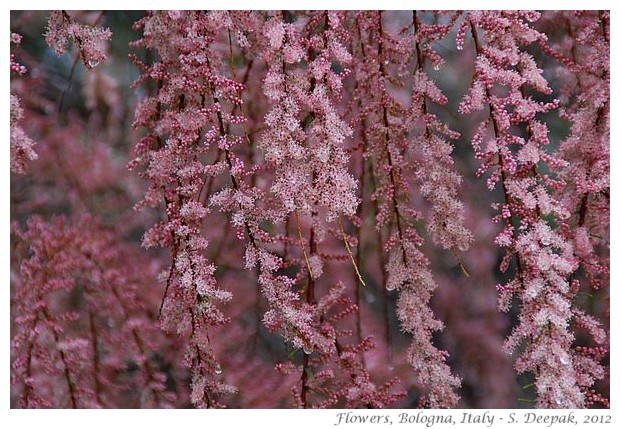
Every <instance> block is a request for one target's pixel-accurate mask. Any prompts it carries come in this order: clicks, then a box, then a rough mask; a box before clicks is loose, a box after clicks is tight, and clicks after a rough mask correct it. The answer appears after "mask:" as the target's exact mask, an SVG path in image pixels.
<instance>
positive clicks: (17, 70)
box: [10, 33, 37, 174]
mask: <svg viewBox="0 0 620 429" xmlns="http://www.w3.org/2000/svg"><path fill="white" fill-rule="evenodd" d="M21 41H22V36H21V35H19V34H17V33H11V43H13V44H15V45H19V44H20V43H21ZM27 71H28V70H27V69H26V67H25V66H23V65H21V64H19V63H18V62H17V61H15V56H14V54H11V74H17V75H23V74H25V73H26V72H27ZM10 112H11V119H10V131H11V172H12V173H18V174H24V173H25V171H26V162H27V161H29V160H30V161H32V160H34V159H37V154H36V152H35V151H34V149H33V148H32V147H33V146H34V142H33V141H32V139H31V138H30V137H28V136H27V135H26V133H25V132H24V130H23V128H22V127H21V126H20V125H19V122H20V120H21V119H22V117H23V116H24V109H23V108H22V107H21V105H20V103H19V98H18V97H17V95H15V94H11V108H10Z"/></svg>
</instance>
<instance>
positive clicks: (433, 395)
mask: <svg viewBox="0 0 620 429" xmlns="http://www.w3.org/2000/svg"><path fill="white" fill-rule="evenodd" d="M382 19H383V18H382V15H381V13H374V12H361V13H359V14H358V16H357V19H356V24H357V26H358V34H359V35H360V38H359V40H358V43H359V44H360V49H361V50H362V53H363V57H362V60H361V61H362V62H361V64H359V65H358V70H360V72H359V73H360V74H359V75H358V76H357V81H358V87H357V89H356V91H357V95H356V96H357V97H359V98H362V97H364V100H365V104H364V105H363V106H362V118H361V121H362V123H363V124H364V125H366V124H367V127H368V128H367V129H365V130H364V133H365V139H366V141H368V142H369V143H368V147H367V149H366V153H365V156H370V157H372V160H373V167H374V171H373V174H374V176H375V177H376V178H377V179H376V180H377V182H378V185H377V190H376V191H375V194H374V196H373V198H376V199H377V200H378V201H379V213H378V215H377V228H384V227H386V228H387V231H388V235H389V238H388V240H387V242H386V243H385V250H386V252H387V253H388V256H387V261H388V262H387V267H386V268H387V275H388V279H387V284H386V288H387V289H388V290H394V289H399V290H400V295H399V298H398V302H397V315H398V318H399V320H400V322H401V326H402V329H403V330H404V331H405V332H407V333H410V334H412V336H413V341H412V344H411V346H410V348H409V356H408V360H409V362H410V364H411V365H412V366H413V368H414V369H415V370H416V373H417V374H418V375H419V378H420V382H421V384H422V385H423V386H424V387H425V389H426V390H428V393H427V395H428V405H429V406H430V407H432V408H437V407H453V406H455V405H456V403H457V401H458V396H457V394H456V392H455V389H456V388H457V387H458V386H459V380H458V378H456V377H455V376H454V375H452V374H451V371H450V369H449V368H448V366H447V365H446V364H445V360H446V357H447V353H446V352H443V351H440V350H438V349H436V348H435V347H434V346H433V344H432V343H431V336H432V332H433V331H437V330H440V329H442V327H443V325H442V324H441V322H439V321H438V320H436V319H435V318H434V316H433V312H432V310H431V308H430V307H429V305H428V304H429V301H430V299H431V296H432V293H433V291H434V290H435V288H436V287H437V285H436V283H435V281H434V279H433V276H432V274H431V272H430V270H429V267H428V265H429V261H428V260H427V259H426V257H425V256H424V254H423V253H422V252H421V251H420V249H419V246H420V245H421V244H422V242H423V239H422V237H421V236H420V234H419V233H418V232H417V231H416V229H415V228H414V226H413V222H414V221H416V220H417V219H418V218H419V216H420V215H419V213H418V212H416V211H415V210H414V209H412V208H411V207H410V206H408V205H407V204H406V203H407V200H408V197H407V194H408V193H409V192H411V191H412V183H411V181H410V179H408V177H411V176H413V177H416V178H419V179H420V181H421V182H422V183H423V185H422V186H421V190H420V191H421V193H422V194H423V195H425V196H426V197H427V198H429V199H431V200H432V207H433V209H432V214H431V216H430V219H429V223H428V228H429V231H430V232H431V234H433V236H434V238H435V240H436V241H438V242H440V243H441V244H442V245H443V246H444V247H447V248H452V247H454V246H455V245H458V246H459V247H462V248H463V250H466V249H467V246H468V245H469V241H470V240H471V234H470V233H469V232H468V231H467V230H466V229H465V228H464V227H463V226H462V223H461V222H462V220H463V215H462V206H461V205H460V203H459V202H458V201H457V200H455V199H454V194H455V190H454V187H455V185H456V184H458V181H459V177H458V175H455V174H454V173H452V172H451V171H449V170H448V169H447V168H446V165H445V164H448V165H449V164H450V163H451V160H450V157H449V153H450V147H449V146H448V145H447V144H446V143H445V142H444V141H442V140H441V138H440V137H439V136H437V135H436V128H437V127H439V128H440V129H441V128H445V127H442V126H441V124H439V123H438V121H437V119H436V118H435V117H434V116H433V115H430V114H428V112H427V108H426V100H427V97H428V98H429V99H431V100H434V101H438V102H440V103H445V97H444V96H443V94H441V91H440V90H439V89H438V88H437V87H436V86H435V84H434V83H433V82H432V81H430V80H429V79H428V77H427V76H426V75H425V74H424V71H423V61H424V58H425V56H424V54H423V52H422V48H421V42H420V41H418V40H417V38H419V37H420V33H419V32H417V31H414V36H413V37H414V39H415V40H414V43H415V44H416V51H415V54H416V55H413V53H412V52H411V51H410V50H408V49H407V47H406V44H405V43H403V42H402V41H399V40H397V39H394V38H392V37H391V36H390V35H389V34H388V33H387V32H386V31H385V30H384V28H383V22H382ZM414 20H415V22H414V24H413V26H414V27H415V28H416V30H417V29H418V26H419V21H417V16H416V15H414ZM374 32H376V40H373V39H370V40H369V39H368V38H367V37H366V36H365V35H370V34H373V33H374ZM412 61H416V62H417V64H416V66H415V67H416V68H415V71H414V72H413V80H414V84H413V85H414V86H413V88H414V90H413V95H412V103H411V107H410V109H409V110H407V109H406V108H405V106H403V105H402V103H400V102H399V101H398V100H397V99H396V98H395V97H393V96H392V95H390V93H389V91H388V87H387V85H386V82H388V81H391V82H392V83H393V84H398V83H399V81H398V79H399V78H400V76H398V75H397V76H391V73H390V67H389V65H390V64H393V67H396V68H398V69H399V70H401V69H403V68H406V67H407V66H408V65H409V64H410V63H411V62H412ZM377 66H378V67H377ZM377 68H378V70H377ZM401 73H402V72H401ZM363 94H365V95H363ZM420 117H422V120H423V123H424V131H423V132H422V136H416V137H413V138H411V139H409V138H408V136H409V132H410V127H413V126H415V125H416V122H418V120H419V118H420ZM414 121H415V122H414ZM370 124H372V125H370ZM418 151H419V152H418ZM416 152H417V153H416ZM442 157H443V159H442ZM427 169H428V170H427ZM451 182H452V183H451ZM450 206H452V207H451V208H452V210H453V212H452V213H451V214H452V216H448V212H447V211H446V210H447V209H449V208H450ZM391 219H393V221H391Z"/></svg>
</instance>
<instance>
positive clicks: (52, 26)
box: [45, 10, 112, 69]
mask: <svg viewBox="0 0 620 429" xmlns="http://www.w3.org/2000/svg"><path fill="white" fill-rule="evenodd" d="M111 38H112V32H111V31H110V29H109V28H100V27H92V26H89V25H84V24H79V23H77V22H76V21H75V20H74V19H73V18H71V16H70V15H69V14H68V13H67V12H66V11H64V10H63V11H52V12H51V13H50V17H49V20H48V23H47V32H46V33H45V40H46V41H47V44H48V45H49V46H50V47H51V48H53V49H54V51H55V52H56V54H57V55H62V54H64V53H65V51H66V50H67V44H68V43H69V40H71V41H72V42H73V43H74V44H75V46H76V47H77V49H78V53H79V55H80V58H81V59H82V62H83V63H84V66H85V67H86V68H88V69H92V68H93V67H97V65H99V63H100V62H102V61H105V59H106V58H107V55H106V50H107V42H108V41H109V40H110V39H111Z"/></svg>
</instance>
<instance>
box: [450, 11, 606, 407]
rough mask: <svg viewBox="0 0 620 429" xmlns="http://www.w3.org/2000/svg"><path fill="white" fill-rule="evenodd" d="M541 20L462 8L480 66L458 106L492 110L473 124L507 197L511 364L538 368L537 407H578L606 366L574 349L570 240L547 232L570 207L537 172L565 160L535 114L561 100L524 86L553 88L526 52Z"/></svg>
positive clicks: (481, 155) (491, 183)
mask: <svg viewBox="0 0 620 429" xmlns="http://www.w3.org/2000/svg"><path fill="white" fill-rule="evenodd" d="M538 18H539V14H538V13H536V12H494V11H491V12H468V13H467V15H466V17H465V19H466V22H467V23H468V25H469V26H470V30H471V33H472V37H473V41H474V47H475V50H476V65H475V74H474V77H473V79H472V82H471V84H470V87H469V89H468V92H467V94H466V95H465V96H464V98H463V100H462V101H461V104H460V106H459V110H460V111H461V113H463V114H466V113H471V112H473V111H477V110H482V109H486V107H487V106H488V108H489V117H488V119H486V120H485V121H483V122H482V123H481V124H480V126H479V127H478V130H477V132H476V134H475V135H474V137H473V139H472V146H473V148H474V151H475V154H476V157H477V158H478V159H480V160H481V161H482V163H483V164H482V166H481V167H480V168H479V170H478V175H482V174H484V173H485V172H487V171H490V172H491V175H490V177H489V178H488V180H487V187H488V188H489V189H490V190H491V189H493V188H494V187H495V186H496V185H497V184H498V183H499V184H500V186H501V188H502V191H503V196H504V201H503V203H501V204H495V207H496V208H497V209H498V210H499V209H501V213H500V214H498V215H497V216H496V217H495V218H494V220H495V221H496V222H500V221H503V222H504V228H503V230H502V231H501V232H500V233H499V234H498V235H497V237H496V243H497V244H498V245H499V246H501V247H504V248H506V249H507V250H508V253H507V254H506V256H505V257H504V259H503V261H502V264H501V269H502V271H506V270H507V269H508V268H509V264H510V262H511V259H512V258H514V259H515V265H516V270H515V274H514V278H513V280H511V281H509V282H508V283H507V284H505V285H498V286H497V289H498V291H499V292H500V296H499V303H500V304H499V307H500V309H501V310H503V311H507V310H508V309H509V307H510V298H511V297H512V296H513V295H517V296H518V297H519V298H520V299H521V308H520V313H519V324H518V325H517V327H516V328H515V329H514V331H513V332H512V333H511V335H510V336H509V338H508V340H507V342H506V350H507V351H508V352H509V353H512V352H514V351H515V350H516V348H517V346H518V345H519V344H520V343H521V342H525V343H526V347H525V350H524V351H523V352H522V353H521V355H520V356H519V357H518V358H517V360H516V363H515V369H516V370H517V371H518V372H525V371H531V372H533V373H534V374H535V376H536V389H537V393H538V398H537V405H538V406H540V407H545V408H546V407H550V408H565V407H566V408H576V407H582V406H583V405H584V398H585V396H584V392H583V389H584V388H589V387H590V386H591V384H592V382H593V379H596V378H599V377H601V376H602V371H601V369H600V368H596V367H592V366H591V367H590V368H585V367H583V366H582V365H580V364H579V363H578V362H579V360H578V359H576V358H575V355H574V352H573V351H572V350H571V345H572V343H573V341H574V339H575V337H574V334H573V333H572V330H571V326H570V322H571V320H572V319H574V318H576V317H577V316H576V315H577V314H578V309H576V308H575V307H574V303H573V299H574V296H575V292H576V291H575V290H574V287H573V286H574V285H573V284H572V283H571V278H572V276H573V274H574V272H575V271H576V269H577V267H578V264H577V260H576V259H575V256H574V254H573V245H572V243H571V242H570V241H568V240H567V239H566V237H564V236H562V235H559V234H558V233H557V232H555V231H553V230H552V229H551V227H550V225H549V221H548V220H547V219H548V218H549V216H553V217H554V218H555V219H556V222H558V223H562V222H563V221H564V220H566V219H568V218H569V216H570V213H569V211H568V210H567V208H566V206H565V205H563V204H562V201H560V200H558V198H557V197H556V195H555V194H554V192H553V190H555V189H558V188H559V187H561V186H560V185H559V184H558V183H557V182H556V181H555V180H554V179H553V178H552V177H550V176H549V175H543V174H541V173H540V172H539V168H540V165H541V164H542V165H544V164H546V165H548V166H550V167H551V168H555V169H562V168H563V167H565V166H566V165H567V163H566V161H564V160H563V159H561V158H560V157H558V156H555V155H552V154H549V153H548V151H547V150H546V146H547V145H548V144H549V139H548V136H547V134H548V130H547V126H546V124H545V123H544V122H543V121H542V120H540V119H539V117H540V115H541V114H544V113H546V112H548V111H550V110H553V109H556V108H557V107H558V105H559V100H553V101H551V102H543V101H536V100H535V98H534V97H533V96H528V95H527V92H526V91H527V90H529V89H532V90H534V91H537V92H539V93H542V94H546V95H548V94H551V93H552V90H551V88H550V87H549V86H548V84H547V82H546V80H545V78H544V77H543V75H542V70H541V69H539V68H538V67H537V65H536V63H535V61H534V59H533V57H532V56H531V55H530V54H529V53H527V52H526V51H525V50H524V48H525V47H526V46H528V45H530V44H532V43H534V42H536V41H538V42H540V43H541V44H544V43H545V42H546V40H547V38H546V36H545V35H544V34H542V33H540V32H539V31H537V30H535V29H534V28H533V27H532V26H531V25H530V22H533V21H536V20H537V19H538ZM483 34H484V42H483V39H482V37H483V36H482V35H483ZM521 124H523V125H525V133H524V134H525V135H524V136H522V135H520V134H519V133H517V132H515V126H518V125H521ZM489 127H490V128H491V130H492V131H491V133H490V134H491V135H490V136H489ZM599 334H600V331H599ZM599 339H600V336H599ZM584 371H585V372H586V373H589V374H590V376H585V374H583V372H584Z"/></svg>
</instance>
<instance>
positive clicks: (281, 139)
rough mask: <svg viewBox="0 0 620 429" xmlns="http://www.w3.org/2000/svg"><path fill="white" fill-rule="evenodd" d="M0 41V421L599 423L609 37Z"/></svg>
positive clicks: (306, 17) (309, 15) (372, 33)
mask: <svg viewBox="0 0 620 429" xmlns="http://www.w3.org/2000/svg"><path fill="white" fill-rule="evenodd" d="M128 20H129V21H128ZM128 22H133V26H132V27H130V26H129V24H128ZM45 23H46V24H45ZM11 26H12V31H11V43H12V45H11V47H12V52H11V57H10V71H11V76H12V80H11V94H10V113H11V116H10V131H11V133H10V145H11V166H10V168H11V172H12V173H14V174H12V176H11V218H12V223H11V405H12V406H14V407H30V408H33V407H74V408H78V407H104V408H108V407H120V406H123V407H127V406H129V407H180V408H181V407H195V408H222V407H232V408H270V407H272V408H273V407H282V408H284V407H289V408H290V407H296V408H328V407H332V408H343V407H347V408H383V407H398V408H410V407H427V408H454V407H470V408H475V407H483V408H489V407H502V408H506V407H511V406H513V407H516V406H518V405H519V406H521V405H523V404H527V403H531V404H532V406H536V407H541V408H584V407H599V406H603V407H609V405H610V403H609V399H608V396H609V380H610V378H609V373H610V368H609V364H608V362H609V359H608V357H609V350H610V337H609V313H610V310H609V293H610V281H609V276H610V234H609V231H610V226H611V225H610V223H611V218H610V171H609V170H610V147H609V141H610V60H609V52H610V49H609V46H610V14H609V12H608V11H545V12H536V11H409V12H405V11H291V10H283V11H198V10H196V11H176V10H175V11H148V12H140V11H132V12H125V13H118V12H114V11H105V12H80V11H70V12H67V11H51V12H14V13H13V14H12V19H11ZM43 27H45V28H43ZM112 30H114V34H115V37H114V40H113V43H110V42H111V41H112ZM13 31H16V32H13ZM17 32H18V33H19V34H23V35H24V37H23V38H22V36H20V35H19V34H18V33H17ZM132 32H133V33H132ZM41 34H44V38H45V41H46V42H47V48H45V45H44V44H41V43H36V37H40V35H41ZM130 40H131V41H130ZM127 43H129V46H128V49H129V52H130V54H129V56H128V55H127V51H126V50H125V49H122V48H121V47H122V45H123V44H127ZM17 45H19V47H18V48H17V47H16V46H17ZM13 48H15V50H13ZM67 52H69V54H72V56H71V57H70V56H69V55H66V53H67ZM51 53H55V54H56V55H50V54H51ZM104 60H108V61H106V62H105V64H101V65H99V64H100V63H102V62H104ZM22 62H23V63H25V64H27V65H28V68H27V69H26V67H25V66H23V65H22V64H21V63H22ZM98 65H99V66H98ZM96 66H98V67H96ZM34 141H36V142H37V145H36V153H35V151H34V150H33V148H34ZM132 208H133V210H132ZM140 244H141V246H140ZM506 313H508V314H506ZM530 387H531V388H530Z"/></svg>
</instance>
